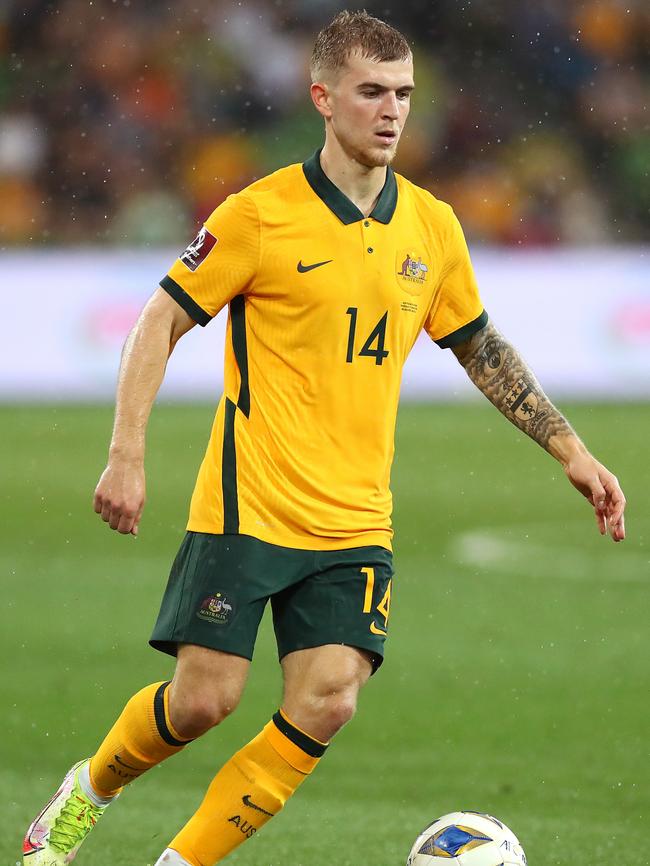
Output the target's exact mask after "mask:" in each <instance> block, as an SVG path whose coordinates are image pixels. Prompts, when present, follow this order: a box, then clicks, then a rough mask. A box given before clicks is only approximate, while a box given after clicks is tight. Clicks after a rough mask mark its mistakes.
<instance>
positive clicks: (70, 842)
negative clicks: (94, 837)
mask: <svg viewBox="0 0 650 866" xmlns="http://www.w3.org/2000/svg"><path fill="white" fill-rule="evenodd" d="M103 811H104V810H103V808H101V807H100V806H95V805H93V804H92V803H91V802H90V801H89V800H86V799H85V798H84V797H80V796H79V794H73V795H72V796H71V797H68V801H67V802H66V804H65V805H64V807H63V809H61V813H60V815H59V816H58V818H57V819H56V820H55V822H54V826H53V827H52V830H51V831H50V839H49V842H50V845H51V847H52V848H55V849H56V850H58V851H61V852H62V853H63V854H67V853H68V852H69V851H71V850H72V849H73V848H74V847H75V845H77V844H78V843H80V842H82V841H83V840H84V839H85V838H86V836H87V835H88V833H90V831H91V830H92V828H93V827H94V826H95V824H96V823H97V819H98V818H99V817H100V816H101V814H102V812H103Z"/></svg>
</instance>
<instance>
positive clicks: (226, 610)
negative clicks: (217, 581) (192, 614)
mask: <svg viewBox="0 0 650 866" xmlns="http://www.w3.org/2000/svg"><path fill="white" fill-rule="evenodd" d="M233 612H234V607H233V604H232V600H231V599H229V598H227V597H226V596H225V595H223V593H221V592H215V594H214V595H209V596H208V597H207V598H204V599H203V601H202V602H201V606H200V607H199V609H198V611H197V613H196V615H197V616H198V618H199V619H203V620H205V621H206V622H210V623H212V624H213V625H228V623H229V622H230V620H231V619H232V616H233Z"/></svg>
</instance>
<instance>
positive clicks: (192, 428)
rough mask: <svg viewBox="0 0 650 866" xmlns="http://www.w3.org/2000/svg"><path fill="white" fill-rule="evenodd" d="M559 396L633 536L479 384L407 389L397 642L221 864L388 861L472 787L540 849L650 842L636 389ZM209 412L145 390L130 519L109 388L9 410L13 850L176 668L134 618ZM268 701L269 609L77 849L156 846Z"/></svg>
mask: <svg viewBox="0 0 650 866" xmlns="http://www.w3.org/2000/svg"><path fill="white" fill-rule="evenodd" d="M564 408H565V409H566V410H567V413H568V415H569V417H570V418H571V420H572V421H573V423H574V425H575V426H576V428H577V429H578V430H579V432H580V433H581V434H582V435H583V437H584V438H585V439H586V441H587V442H588V444H589V445H590V447H591V448H592V450H593V451H594V452H595V453H596V454H597V455H598V456H599V457H600V459H601V460H603V462H605V463H606V464H609V465H610V466H611V468H612V469H613V470H614V471H615V472H617V474H618V475H619V477H620V479H621V482H622V484H623V486H624V488H625V490H626V494H627V496H628V501H629V511H630V513H629V519H628V540H627V541H625V542H624V543H623V544H621V545H614V544H613V543H612V542H611V541H609V539H603V538H601V537H600V536H599V535H598V533H597V531H596V528H595V522H594V521H593V517H592V515H591V513H590V510H589V508H588V506H587V505H586V504H584V503H583V501H582V499H581V497H580V496H579V494H577V493H576V492H575V491H573V489H572V488H571V487H570V486H569V484H568V483H567V482H566V481H565V479H564V477H563V473H562V471H561V469H560V467H559V466H558V465H557V464H556V463H555V462H554V461H553V460H552V459H551V458H550V457H548V455H546V454H544V453H543V452H542V451H541V450H540V449H539V448H537V446H535V445H534V444H533V443H531V442H529V441H528V440H527V439H526V437H524V436H522V435H521V434H519V433H518V432H517V431H516V430H515V429H514V428H512V427H511V426H510V425H509V424H507V422H505V420H504V419H502V418H501V417H500V416H499V414H498V413H497V412H496V411H495V410H494V409H492V407H490V406H488V405H487V404H485V405H483V404H482V403H481V404H478V403H476V404H469V405H459V406H449V405H406V406H404V407H403V408H402V410H401V415H400V423H399V426H398V433H397V459H396V463H395V468H394V472H393V489H394V494H395V529H396V539H395V555H396V571H397V576H396V584H395V590H394V594H393V610H392V616H391V630H390V640H389V643H388V648H387V649H388V652H387V660H386V663H385V665H384V668H383V669H382V671H381V672H380V674H379V675H378V676H377V677H376V678H375V679H374V680H372V681H371V682H370V684H369V685H368V686H367V688H366V689H365V691H364V692H363V693H362V695H361V699H360V705H359V711H358V715H357V718H356V719H355V720H354V722H352V723H351V724H350V725H349V726H348V727H347V728H346V729H345V730H344V731H343V732H342V733H341V734H340V735H339V737H338V738H337V741H336V743H335V744H334V746H333V747H332V748H331V749H330V751H329V753H328V755H327V757H326V759H325V760H324V761H323V763H322V765H321V766H320V767H319V769H318V771H317V773H315V774H314V777H313V778H312V779H310V780H309V781H308V782H307V783H306V784H305V786H304V788H303V789H302V790H301V791H300V792H299V794H298V795H297V796H296V798H295V799H294V800H293V801H292V802H290V803H289V804H288V806H287V808H286V809H285V811H284V813H283V814H282V815H281V816H279V817H278V818H277V819H276V820H275V821H273V822H271V824H270V825H269V826H268V827H267V828H265V829H264V831H263V832H262V833H260V834H259V835H258V836H257V837H255V838H253V839H252V840H251V841H249V842H247V843H246V844H245V845H244V846H243V847H242V848H240V849H239V850H238V851H237V852H235V853H234V854H233V855H232V856H231V858H230V859H229V860H228V862H229V863H232V864H239V866H252V864H255V866H332V864H334V866H360V864H362V866H375V864H376V866H400V864H403V863H404V861H405V858H406V854H407V852H408V850H409V847H410V845H411V843H412V841H413V839H414V838H415V836H416V835H417V833H418V832H419V831H420V829H421V828H422V827H423V826H424V825H425V824H427V823H428V822H429V821H430V820H432V819H433V818H434V817H436V816H437V815H440V814H442V813H444V812H447V811H452V810H455V809H460V808H468V809H475V810H480V811H489V812H491V813H494V814H496V815H497V816H499V817H500V818H502V819H503V820H504V821H506V823H508V824H510V825H511V827H512V828H513V829H514V830H515V832H517V833H518V834H519V836H520V838H521V840H522V842H523V844H524V846H525V848H526V850H527V853H528V858H529V863H531V864H533V866H535V864H537V866H555V864H566V866H612V864H614V863H617V864H618V863H620V864H626V866H632V864H634V866H644V864H650V855H649V854H648V850H649V849H648V830H647V828H648V822H649V821H650V792H649V788H648V779H649V776H648V766H649V765H648V730H649V727H648V725H649V716H648V657H649V655H648V644H647V629H648V623H650V586H649V579H650V553H649V551H648V546H647V545H648V541H649V539H648V534H647V527H648V497H647V492H648V488H649V486H650V485H649V481H650V477H649V475H648V461H647V454H648V445H647V443H648V441H650V406H648V405H643V404H635V405H610V406H590V405H576V406H569V407H564ZM211 420H212V409H211V408H210V407H207V406H198V407H188V406H181V407H178V406H176V407H174V406H165V405H161V406H159V407H157V408H156V410H155V412H154V415H153V418H152V422H151V428H150V434H149V453H148V458H147V468H148V497H149V501H148V506H147V510H146V512H145V517H144V520H143V523H142V526H141V534H140V537H139V538H138V539H137V540H136V539H132V538H125V537H121V536H118V535H117V534H115V533H111V532H110V531H108V530H107V528H106V527H105V526H104V524H103V523H101V521H100V520H99V519H98V518H97V517H96V516H95V515H94V513H93V512H92V508H91V497H92V492H93V489H94V485H95V483H96V481H97V478H98V475H99V473H100V471H101V469H102V468H103V462H104V457H105V454H106V447H107V443H108V436H109V432H110V426H111V410H110V409H109V408H108V407H76V408H70V407H56V408H43V407H41V408H29V407H25V408H17V407H13V408H12V407H4V408H2V409H1V410H0V423H1V424H2V437H3V447H2V449H1V454H0V460H1V466H0V469H1V472H0V475H1V477H2V487H1V488H0V491H1V492H0V495H1V497H2V507H1V513H0V525H1V530H0V532H1V533H2V548H1V553H0V555H1V557H2V586H3V599H2V602H3V604H2V610H3V622H2V629H1V630H0V635H1V637H0V639H1V641H2V646H0V652H1V658H2V661H3V678H2V692H3V708H4V710H3V714H4V724H3V733H2V748H1V750H0V751H1V753H2V761H1V762H0V794H1V802H2V809H1V810H0V829H1V833H0V840H1V841H0V864H3V866H4V864H14V863H16V862H17V861H18V860H19V859H20V856H19V852H20V843H21V839H22V834H23V832H24V830H25V828H26V826H27V824H28V823H29V821H30V820H31V819H32V817H33V815H34V814H35V812H36V810H37V809H38V808H39V807H40V806H41V805H42V804H43V803H44V802H45V800H46V799H47V798H48V797H49V796H50V794H51V793H52V792H53V790H54V789H55V786H56V785H57V784H58V782H59V780H60V778H61V776H62V775H63V773H64V772H65V771H66V770H67V769H68V767H69V766H70V765H71V764H72V763H73V762H74V761H76V760H77V759H79V758H81V757H84V756H86V755H88V754H89V753H91V752H92V750H93V749H94V747H95V746H96V744H97V742H98V739H99V738H100V736H101V735H102V734H103V733H104V731H105V730H106V729H107V727H108V726H109V725H110V724H111V723H112V721H113V719H114V717H115V715H116V713H117V712H118V711H119V710H120V709H121V707H122V705H123V703H124V702H125V701H126V700H127V698H128V697H129V696H130V695H131V694H132V693H133V692H134V691H135V690H136V689H138V688H139V687H141V686H142V685H144V684H146V683H149V682H153V681H154V680H156V679H162V678H165V677H168V676H169V675H170V674H171V672H172V662H171V660H169V659H168V658H167V657H165V656H163V655H160V654H158V653H156V652H154V651H153V650H150V649H149V648H148V645H147V638H148V635H149V631H150V628H151V626H152V623H153V620H154V617H155V614H156V612H157V608H158V603H159V599H160V596H161V593H162V590H163V587H164V584H165V581H166V577H167V572H168V568H169V564H170V562H171V559H172V557H173V555H174V553H175V550H176V548H177V546H178V544H179V541H180V539H181V535H182V532H183V528H184V522H185V517H186V513H187V505H188V500H189V496H190V493H191V488H192V484H193V480H194V475H195V472H196V469H197V466H198V463H199V461H200V459H201V456H202V453H203V449H204V446H205V442H206V440H207V435H208V431H209V427H210V424H211ZM278 700H279V669H278V666H277V662H276V658H275V652H274V645H273V640H272V632H271V629H270V627H269V623H268V621H265V624H264V627H263V631H262V634H261V637H260V641H259V644H258V649H257V654H256V657H255V660H254V663H253V667H252V671H251V677H250V681H249V685H248V687H247V691H246V693H245V695H244V699H243V702H242V705H241V706H240V708H239V710H238V711H237V713H235V715H234V716H232V717H231V718H230V719H228V720H227V721H226V722H225V723H224V725H223V726H222V727H221V728H219V729H217V730H214V731H212V732H210V733H209V734H207V735H206V736H205V737H204V738H203V739H202V740H200V741H199V742H197V743H195V744H193V745H192V746H191V747H190V748H189V749H188V750H187V751H186V752H185V753H184V754H182V755H180V756H177V757H175V758H173V759H172V760H170V761H169V762H167V763H166V764H164V765H163V766H161V767H159V768H156V769H155V770H152V771H151V772H150V773H149V774H148V776H146V777H145V778H143V779H142V780H140V781H139V782H137V783H136V784H135V785H134V786H133V787H132V788H131V789H129V790H127V791H126V792H125V794H124V795H123V797H122V798H121V800H120V802H119V803H117V804H116V806H115V807H114V808H112V809H111V812H110V813H109V814H107V816H106V818H105V819H104V820H103V821H102V822H101V823H100V824H99V825H98V827H97V829H96V830H95V831H94V833H93V834H92V836H91V837H90V838H89V840H88V841H87V843H86V844H85V846H84V848H83V850H82V852H81V854H80V855H79V858H78V860H77V862H78V863H79V864H80V866H106V864H111V866H127V864H128V866H134V864H151V863H153V862H155V860H156V858H157V856H158V855H159V853H160V852H161V850H162V849H163V848H164V847H165V845H166V843H167V842H168V840H169V838H170V837H171V835H173V832H174V831H175V830H176V828H178V827H179V826H180V825H181V824H182V823H183V822H184V820H185V819H186V818H187V817H188V816H189V815H190V814H191V813H192V812H193V810H194V809H195V807H196V805H197V804H198V802H199V800H200V798H201V796H202V792H203V790H204V789H205V787H206V786H207V784H208V782H209V780H210V779H211V777H212V775H213V773H214V772H215V771H216V769H217V768H218V767H219V766H220V764H221V763H222V762H223V761H224V760H225V759H226V758H227V757H228V756H229V755H230V753H231V752H232V751H233V750H235V749H236V748H237V747H238V746H239V745H241V744H243V743H244V742H246V741H247V740H248V739H249V738H250V737H251V736H252V735H254V734H255V733H256V732H257V731H258V730H259V729H260V727H261V726H262V725H263V724H264V723H265V722H266V721H267V720H268V718H269V717H270V716H271V714H272V713H273V712H274V710H275V708H276V706H277V704H278Z"/></svg>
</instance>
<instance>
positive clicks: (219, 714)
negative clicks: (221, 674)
mask: <svg viewBox="0 0 650 866" xmlns="http://www.w3.org/2000/svg"><path fill="white" fill-rule="evenodd" d="M238 703H239V694H238V693H235V692H230V693H229V692H221V693H219V694H216V695H212V694H200V693H199V694H196V693H194V694H189V695H188V694H186V695H179V696H177V699H176V700H174V701H173V702H172V701H170V707H169V710H170V717H171V722H172V725H173V726H174V729H175V731H176V732H177V733H178V734H179V735H180V736H181V737H182V738H183V739H191V738H194V737H200V736H201V734H204V733H205V732H206V731H208V730H210V728H214V727H215V726H216V725H218V724H220V723H221V722H223V720H224V719H225V718H226V717H227V716H229V715H230V714H231V713H232V712H233V711H234V710H235V709H236V708H237V704H238Z"/></svg>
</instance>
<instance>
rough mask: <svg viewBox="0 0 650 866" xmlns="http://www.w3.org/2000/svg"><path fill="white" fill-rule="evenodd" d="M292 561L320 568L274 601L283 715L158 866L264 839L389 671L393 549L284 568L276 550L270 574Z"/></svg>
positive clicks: (240, 756)
mask: <svg viewBox="0 0 650 866" xmlns="http://www.w3.org/2000/svg"><path fill="white" fill-rule="evenodd" d="M266 547H267V548H268V547H269V546H268V545H267V546H266ZM278 550H279V549H278ZM289 553H291V554H300V558H301V559H302V561H303V562H304V563H309V569H310V570H308V571H307V572H304V577H303V578H302V579H299V580H296V581H295V582H292V583H291V584H290V585H288V586H286V588H285V589H284V590H282V591H280V592H277V593H276V594H274V595H273V597H272V605H273V617H274V625H275V632H276V637H277V641H278V651H279V655H280V658H281V659H282V667H283V672H284V679H285V689H284V700H283V704H282V709H281V710H279V711H278V712H277V713H276V714H275V716H274V717H273V719H272V721H271V722H269V723H268V724H267V725H266V727H265V728H264V729H263V731H262V732H261V733H260V734H259V735H258V736H257V737H255V739H254V740H252V741H251V742H250V743H248V745H246V746H244V748H243V749H241V750H240V751H239V752H238V753H237V754H236V755H234V756H233V758H231V760H230V761H229V762H228V763H227V764H226V765H225V766H224V767H223V768H222V769H221V770H220V771H219V773H218V774H217V776H216V777H215V779H214V780H213V782H212V784H211V785H210V788H209V790H208V792H207V794H206V796H205V798H204V800H203V803H202V804H201V806H200V807H199V809H198V811H197V812H196V813H195V815H194V816H193V817H192V818H191V819H190V821H189V822H188V823H187V824H186V826H185V827H184V828H183V829H182V830H181V831H180V833H178V835H177V836H176V837H175V838H174V839H173V840H172V842H171V843H170V846H169V848H168V849H167V850H166V851H165V852H164V853H163V855H162V856H161V858H160V859H159V861H158V863H157V864H156V866H212V864H214V863H218V862H219V861H220V860H221V859H223V857H225V856H226V855H227V854H228V853H229V852H230V851H232V850H233V849H234V848H235V847H237V845H239V844H241V842H243V841H245V839H247V838H249V837H250V836H252V835H253V834H254V833H256V832H257V831H258V830H259V829H260V827H261V826H262V825H263V824H265V823H266V822H267V821H268V820H270V818H272V817H273V816H274V815H275V814H277V812H279V811H280V809H281V808H282V806H283V805H284V803H285V802H286V801H287V799H288V798H289V797H290V796H291V794H292V793H293V792H294V791H295V790H296V789H297V788H298V786H299V785H300V784H301V783H302V782H303V781H304V780H305V778H306V777H307V776H308V775H309V774H310V773H311V772H312V770H313V769H314V768H315V767H316V765H317V763H318V761H319V760H320V758H321V757H322V755H323V754H324V752H325V748H326V746H327V744H328V742H329V739H330V738H331V737H332V736H333V735H334V734H335V733H336V731H338V730H339V729H340V728H341V727H342V725H344V724H345V723H346V722H347V721H348V720H349V719H350V718H351V717H352V715H353V714H354V711H355V708H356V702H357V694H358V692H359V689H360V688H361V686H362V685H363V684H364V683H365V682H366V681H367V679H368V677H369V676H370V674H371V673H372V672H373V670H377V668H378V667H379V665H380V664H381V661H382V658H383V644H384V640H385V638H386V626H387V621H388V614H389V610H390V592H391V589H390V588H391V578H392V574H393V571H392V558H391V554H390V553H389V551H387V550H384V549H382V548H376V547H367V548H357V549H355V550H350V551H334V552H329V553H325V552H323V553H318V554H312V555H310V556H306V555H304V552H301V551H291V552H289V551H286V552H285V553H284V554H282V557H283V559H282V560H281V561H278V562H276V561H275V559H274V558H273V556H275V554H273V556H272V555H271V554H272V551H269V550H268V549H267V550H266V552H265V557H266V563H267V568H268V569H271V568H272V567H273V565H276V566H280V565H281V566H283V567H285V566H287V565H288V562H287V557H289ZM279 555H280V554H279ZM226 792H227V793H226Z"/></svg>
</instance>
